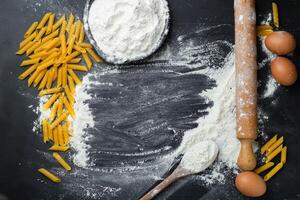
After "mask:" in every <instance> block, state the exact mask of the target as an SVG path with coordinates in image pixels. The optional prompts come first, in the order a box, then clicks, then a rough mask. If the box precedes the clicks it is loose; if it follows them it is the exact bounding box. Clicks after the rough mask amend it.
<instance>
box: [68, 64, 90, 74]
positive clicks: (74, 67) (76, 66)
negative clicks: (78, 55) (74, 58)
mask: <svg viewBox="0 0 300 200" xmlns="http://www.w3.org/2000/svg"><path fill="white" fill-rule="evenodd" d="M67 66H68V69H73V70H77V71H83V72H87V71H88V69H87V68H86V66H84V65H75V64H68V65H67Z"/></svg>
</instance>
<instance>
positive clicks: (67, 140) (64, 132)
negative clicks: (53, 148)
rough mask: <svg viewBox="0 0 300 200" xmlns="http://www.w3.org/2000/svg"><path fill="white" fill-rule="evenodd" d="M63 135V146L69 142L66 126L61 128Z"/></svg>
mask: <svg viewBox="0 0 300 200" xmlns="http://www.w3.org/2000/svg"><path fill="white" fill-rule="evenodd" d="M63 135H64V141H65V143H64V145H69V142H70V137H69V131H68V127H67V124H65V125H64V126H63Z"/></svg>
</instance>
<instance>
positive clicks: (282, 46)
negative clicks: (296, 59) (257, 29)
mask: <svg viewBox="0 0 300 200" xmlns="http://www.w3.org/2000/svg"><path fill="white" fill-rule="evenodd" d="M265 45H266V47H267V48H268V49H269V50H270V51H271V52H273V53H275V54H277V55H286V54H289V53H292V52H293V51H294V50H295V48H296V40H295V37H294V36H293V35H292V34H290V33H288V32H286V31H276V32H273V33H272V34H270V35H269V36H268V37H267V38H266V40H265Z"/></svg>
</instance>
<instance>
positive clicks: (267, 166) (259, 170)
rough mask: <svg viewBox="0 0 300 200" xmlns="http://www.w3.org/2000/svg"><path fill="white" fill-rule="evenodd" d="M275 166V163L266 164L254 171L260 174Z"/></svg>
mask: <svg viewBox="0 0 300 200" xmlns="http://www.w3.org/2000/svg"><path fill="white" fill-rule="evenodd" d="M273 166H274V163H273V162H268V163H266V164H264V165H263V166H260V167H259V168H257V169H256V170H254V172H255V173H257V174H260V173H262V172H264V171H266V170H267V169H269V168H271V167H273Z"/></svg>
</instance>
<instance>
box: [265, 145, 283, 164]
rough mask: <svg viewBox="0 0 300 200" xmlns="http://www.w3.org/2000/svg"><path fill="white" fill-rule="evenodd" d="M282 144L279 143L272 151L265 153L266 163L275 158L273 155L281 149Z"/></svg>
mask: <svg viewBox="0 0 300 200" xmlns="http://www.w3.org/2000/svg"><path fill="white" fill-rule="evenodd" d="M282 147H283V145H282V144H281V145H280V146H279V147H278V148H277V149H275V150H274V151H273V152H272V153H270V154H269V155H267V160H266V163H268V162H270V161H271V160H273V158H275V156H277V155H278V154H279V153H280V152H281V150H282Z"/></svg>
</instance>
